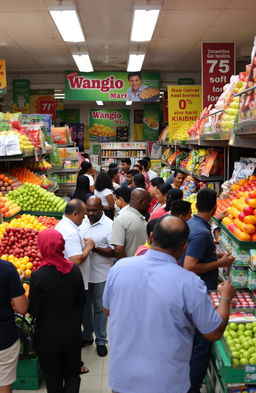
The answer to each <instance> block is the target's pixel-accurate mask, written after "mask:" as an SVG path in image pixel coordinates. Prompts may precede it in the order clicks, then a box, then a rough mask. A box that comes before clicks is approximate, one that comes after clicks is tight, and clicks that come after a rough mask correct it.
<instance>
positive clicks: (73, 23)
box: [48, 6, 85, 42]
mask: <svg viewBox="0 0 256 393" xmlns="http://www.w3.org/2000/svg"><path fill="white" fill-rule="evenodd" d="M48 10H49V12H50V15H51V17H52V19H53V21H54V23H55V25H56V26H57V29H58V30H59V32H60V35H61V36H62V38H63V40H64V41H66V42H84V41H85V37H84V33H83V30H82V27H81V23H80V21H79V17H78V13H77V11H76V9H75V8H74V7H68V6H65V7H62V6H59V7H48Z"/></svg>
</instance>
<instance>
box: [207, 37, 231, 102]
mask: <svg viewBox="0 0 256 393" xmlns="http://www.w3.org/2000/svg"><path fill="white" fill-rule="evenodd" d="M201 60H202V86H203V107H208V106H209V105H210V104H215V103H216V102H217V100H218V98H219V96H220V95H221V94H222V92H223V86H224V85H226V84H227V83H229V80H230V77H231V76H232V75H234V74H235V45H234V43H232V42H222V43H213V42H203V43H202V50H201Z"/></svg>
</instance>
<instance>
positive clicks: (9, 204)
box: [0, 193, 21, 218]
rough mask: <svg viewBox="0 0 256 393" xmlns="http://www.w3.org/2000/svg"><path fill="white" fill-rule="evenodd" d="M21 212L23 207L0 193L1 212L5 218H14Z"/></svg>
mask: <svg viewBox="0 0 256 393" xmlns="http://www.w3.org/2000/svg"><path fill="white" fill-rule="evenodd" d="M20 211H21V207H20V206H19V205H18V204H17V203H15V202H13V201H12V200H11V199H10V198H8V197H6V196H3V195H2V193H0V212H1V213H2V215H3V217H4V218H7V217H12V216H14V215H15V214H17V213H19V212H20Z"/></svg>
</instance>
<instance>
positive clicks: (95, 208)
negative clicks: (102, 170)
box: [79, 196, 114, 356]
mask: <svg viewBox="0 0 256 393" xmlns="http://www.w3.org/2000/svg"><path fill="white" fill-rule="evenodd" d="M86 214H87V216H86V217H85V219H84V220H83V222H82V224H81V226H80V228H79V231H80V235H81V237H82V238H91V239H93V241H94V242H95V247H94V248H93V250H92V252H91V253H90V255H89V257H88V262H89V266H90V269H89V284H88V291H87V300H86V305H85V310H84V318H83V328H84V331H83V343H84V345H91V344H92V343H93V332H94V333H95V336H96V339H95V343H96V348H97V353H98V355H99V356H106V355H107V353H108V351H107V347H106V344H107V317H106V315H105V314H104V312H103V306H102V296H103V291H104V287H105V282H106V278H107V275H108V271H109V269H110V267H111V266H112V264H113V261H114V259H113V257H114V249H113V247H112V246H111V243H110V240H111V234H112V224H113V221H112V220H111V219H110V218H108V217H107V216H106V215H105V214H104V212H103V207H102V202H101V199H100V198H98V197H96V196H91V197H90V198H89V199H87V201H86Z"/></svg>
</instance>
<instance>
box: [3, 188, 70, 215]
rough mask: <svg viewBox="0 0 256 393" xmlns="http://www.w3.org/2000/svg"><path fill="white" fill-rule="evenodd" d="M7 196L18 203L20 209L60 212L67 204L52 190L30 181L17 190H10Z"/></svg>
mask: <svg viewBox="0 0 256 393" xmlns="http://www.w3.org/2000/svg"><path fill="white" fill-rule="evenodd" d="M8 197H9V198H10V199H11V200H12V201H14V202H16V203H18V204H19V205H20V206H21V208H22V210H31V211H46V212H50V211H51V212H62V211H63V210H64V209H65V206H66V204H67V203H66V202H65V201H64V200H63V199H62V198H60V197H57V196H56V195H55V194H54V193H53V192H48V191H46V190H44V189H42V188H41V187H40V186H38V185H35V184H30V183H25V184H24V185H23V186H22V187H20V188H18V189H17V190H15V191H10V192H9V193H8Z"/></svg>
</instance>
